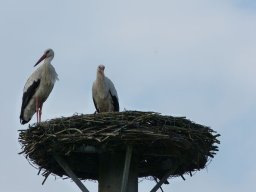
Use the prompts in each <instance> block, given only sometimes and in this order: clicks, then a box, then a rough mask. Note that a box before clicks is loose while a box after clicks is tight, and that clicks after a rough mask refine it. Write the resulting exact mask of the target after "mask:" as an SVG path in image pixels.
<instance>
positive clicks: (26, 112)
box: [20, 49, 58, 124]
mask: <svg viewBox="0 0 256 192" xmlns="http://www.w3.org/2000/svg"><path fill="white" fill-rule="evenodd" d="M53 57H54V51H53V50H52V49H46V50H45V52H44V54H43V55H42V57H41V58H40V59H39V60H38V61H37V62H36V64H35V65H34V67H36V66H37V65H38V64H39V63H41V62H42V61H43V60H44V62H43V64H41V65H40V66H39V67H38V68H37V69H36V70H35V71H34V72H33V73H32V74H31V75H30V77H29V78H28V80H27V82H26V84H25V86H24V89H23V96H22V105H21V112H20V123H21V124H26V123H28V122H29V121H30V120H31V118H32V117H33V115H34V114H35V113H36V117H37V123H40V122H41V115H42V108H43V103H44V102H45V101H46V99H47V98H48V96H49V95H50V93H51V91H52V89H53V87H54V84H55V82H56V80H58V74H57V73H56V71H55V68H54V67H53V66H52V64H51V61H52V59H53Z"/></svg>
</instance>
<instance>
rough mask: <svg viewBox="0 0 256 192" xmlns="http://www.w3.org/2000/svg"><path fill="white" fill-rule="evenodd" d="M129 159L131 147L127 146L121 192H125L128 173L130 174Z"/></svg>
mask: <svg viewBox="0 0 256 192" xmlns="http://www.w3.org/2000/svg"><path fill="white" fill-rule="evenodd" d="M131 158H132V146H131V145H128V146H127V149H126V156H125V164H124V172H123V179H122V188H121V192H126V191H127V182H128V177H129V172H130V164H131Z"/></svg>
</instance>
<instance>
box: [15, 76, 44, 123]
mask: <svg viewBox="0 0 256 192" xmlns="http://www.w3.org/2000/svg"><path fill="white" fill-rule="evenodd" d="M39 84H40V79H38V80H37V81H34V82H33V83H32V85H31V86H30V87H29V88H28V89H27V91H26V92H24V93H23V96H22V105H21V111H20V122H21V124H25V123H27V121H25V120H24V119H23V115H24V114H23V113H24V110H25V108H26V107H27V105H28V103H29V101H30V99H31V98H32V97H33V95H34V94H35V92H36V90H37V88H38V87H39Z"/></svg>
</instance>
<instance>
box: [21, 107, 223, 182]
mask: <svg viewBox="0 0 256 192" xmlns="http://www.w3.org/2000/svg"><path fill="white" fill-rule="evenodd" d="M19 131H20V134H19V142H20V143H21V146H22V152H21V153H20V154H24V155H25V157H26V158H27V159H28V160H29V162H30V163H31V164H32V165H34V166H35V167H36V168H38V169H39V173H40V171H41V170H43V171H42V175H43V176H45V179H46V178H47V177H48V175H50V174H54V175H58V176H60V177H62V176H64V175H66V173H65V172H64V171H63V169H62V168H61V167H60V166H59V165H58V163H57V162H56V161H55V159H54V158H53V154H58V155H59V156H61V157H63V158H64V159H65V160H66V162H67V163H68V165H69V166H70V167H71V169H72V170H73V171H74V173H75V174H76V175H77V176H78V177H79V178H80V179H92V180H98V178H99V176H98V172H99V155H100V154H103V153H119V152H120V153H125V150H126V147H127V145H132V146H133V157H136V158H135V159H136V161H137V163H138V167H139V177H151V176H152V177H154V178H155V177H157V178H161V177H163V176H164V175H165V174H166V172H169V173H170V176H171V177H175V176H182V175H183V174H186V173H190V175H191V176H192V172H194V171H196V170H200V169H203V168H205V166H206V163H207V161H209V160H210V159H211V158H213V157H214V155H215V154H216V152H217V151H218V146H217V144H219V143H220V142H219V140H218V139H217V137H218V136H220V135H219V134H217V133H216V132H215V131H213V130H212V129H210V128H209V127H206V126H203V125H199V124H196V123H193V122H192V121H190V120H188V119H186V118H185V117H172V116H163V115H160V114H159V113H155V112H139V111H125V112H119V113H100V114H88V115H83V114H75V115H73V116H71V117H61V118H56V119H52V120H48V121H45V122H41V123H39V124H33V125H32V126H29V128H28V129H26V130H19ZM39 173H38V174H39ZM182 178H184V177H183V176H182Z"/></svg>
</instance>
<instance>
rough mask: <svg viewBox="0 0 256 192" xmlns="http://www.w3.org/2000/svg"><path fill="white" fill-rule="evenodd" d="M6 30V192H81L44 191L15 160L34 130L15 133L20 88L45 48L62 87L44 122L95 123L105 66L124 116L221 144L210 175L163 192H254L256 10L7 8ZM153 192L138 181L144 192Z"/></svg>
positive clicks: (56, 187)
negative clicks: (178, 123) (74, 119)
mask: <svg viewBox="0 0 256 192" xmlns="http://www.w3.org/2000/svg"><path fill="white" fill-rule="evenodd" d="M0 23H1V31H0V42H1V43H0V52H1V54H0V55H1V62H0V66H1V75H0V87H1V94H0V106H1V108H0V118H1V119H0V151H1V163H0V170H1V174H0V191H6V192H15V191H21V192H22V191H26V192H34V191H37V192H45V191H47V192H50V191H62V192H69V191H79V188H78V187H77V186H76V185H75V184H74V182H71V181H70V180H62V179H61V178H59V177H56V178H55V177H54V176H50V177H49V178H48V179H47V181H46V183H45V184H44V185H41V183H42V181H43V179H44V178H43V177H42V176H41V175H37V170H36V169H35V168H33V167H32V166H31V165H30V164H29V163H28V161H27V160H26V159H25V157H24V156H23V155H18V153H19V152H20V151H21V145H20V144H19V142H18V133H19V132H18V130H20V129H27V128H28V125H20V123H19V113H20V107H21V99H22V90H23V86H24V84H25V82H26V80H27V78H28V77H29V75H30V74H31V73H32V72H33V71H34V70H35V69H34V68H33V65H34V64H35V62H36V61H37V60H38V59H39V57H40V56H41V55H42V54H43V52H44V50H45V49H47V48H52V49H53V50H54V51H55V57H54V59H53V61H52V64H53V65H54V67H55V69H56V71H57V73H58V75H59V81H58V82H56V84H55V87H54V89H53V91H52V93H51V95H50V96H49V98H48V100H47V101H46V102H45V104H44V109H43V116H42V119H43V120H47V119H51V118H56V117H61V116H71V115H73V114H74V113H84V114H88V113H93V112H94V111H95V109H94V106H93V102H92V99H91V87H92V82H93V81H94V79H95V78H96V69H97V66H98V65H99V64H104V65H105V66H106V69H105V74H106V75H107V76H108V77H109V78H110V79H111V80H112V81H113V82H114V84H115V87H116V89H117V92H118V95H119V103H120V109H121V110H124V109H126V110H140V111H155V112H159V113H162V114H164V115H172V116H186V117H187V118H188V119H190V120H192V121H194V122H196V123H199V124H203V125H206V126H210V127H211V128H212V129H214V130H215V131H217V132H218V133H220V134H221V137H220V138H219V139H220V141H221V144H220V145H219V149H220V151H219V152H218V153H217V155H216V156H215V158H214V159H212V161H211V162H210V163H209V164H208V166H207V168H206V169H204V170H201V171H198V172H196V173H195V174H194V175H193V177H190V176H189V175H185V178H186V180H185V181H183V180H182V179H181V178H174V179H170V180H169V182H170V185H164V186H163V189H164V190H165V191H187V190H189V191H190V192H199V191H208V192H215V191H221V192H229V191H233V192H240V191H248V192H249V191H256V187H255V178H256V165H255V162H256V151H255V144H256V143H255V142H256V141H255V139H254V137H255V135H256V129H255V122H254V119H255V116H256V100H255V98H256V81H255V73H256V55H255V53H256V35H255V34H256V1H254V0H194V1H190V0H140V1H138V0H129V1H122V0H108V1H106V0H76V1H68V0H61V1H60V0H56V1H50V0H44V1H41V0H38V1H32V0H23V1H18V0H8V1H1V2H0ZM35 121H36V119H35V117H33V118H32V120H31V122H30V123H34V122H35ZM84 184H85V186H86V187H87V188H88V189H89V190H90V191H91V192H96V191H97V183H96V182H93V181H85V182H84ZM154 185H155V183H154V182H152V181H149V180H142V181H141V182H140V183H139V191H140V192H148V191H149V190H150V189H151V188H152V187H153V186H154Z"/></svg>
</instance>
